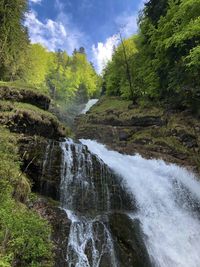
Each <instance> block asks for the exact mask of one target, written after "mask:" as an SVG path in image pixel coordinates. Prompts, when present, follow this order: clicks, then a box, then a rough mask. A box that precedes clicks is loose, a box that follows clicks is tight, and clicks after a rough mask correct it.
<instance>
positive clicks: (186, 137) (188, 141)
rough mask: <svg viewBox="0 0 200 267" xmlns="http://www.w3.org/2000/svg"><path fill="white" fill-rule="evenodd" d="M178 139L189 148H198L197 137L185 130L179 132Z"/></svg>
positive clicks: (177, 133)
mask: <svg viewBox="0 0 200 267" xmlns="http://www.w3.org/2000/svg"><path fill="white" fill-rule="evenodd" d="M176 137H177V139H178V140H179V141H180V142H182V143H183V144H184V145H185V146H186V147H188V148H194V147H198V144H197V140H196V137H195V136H194V135H192V134H189V133H187V132H186V131H184V130H180V131H177V132H176Z"/></svg>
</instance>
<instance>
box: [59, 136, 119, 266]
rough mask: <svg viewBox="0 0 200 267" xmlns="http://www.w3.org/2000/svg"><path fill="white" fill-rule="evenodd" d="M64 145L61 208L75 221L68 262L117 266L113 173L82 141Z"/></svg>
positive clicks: (72, 263)
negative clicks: (110, 214) (110, 215)
mask: <svg viewBox="0 0 200 267" xmlns="http://www.w3.org/2000/svg"><path fill="white" fill-rule="evenodd" d="M61 148H62V154H63V158H62V165H61V185H60V198H61V207H62V209H64V210H65V211H66V214H67V216H68V218H69V219H70V220H71V226H70V233H69V238H68V244H67V248H66V249H67V253H66V255H67V256H66V262H67V264H68V266H76V267H98V266H113V267H115V266H116V267H117V266H118V263H117V259H116V255H115V251H114V247H113V240H112V237H111V234H110V231H109V227H108V216H107V213H108V212H109V211H110V209H111V207H112V200H111V195H112V192H111V190H110V188H111V184H110V183H111V182H112V183H113V181H112V180H113V176H112V173H111V172H110V170H109V168H107V167H106V166H105V164H104V163H103V162H102V161H101V160H99V159H98V158H97V157H95V156H94V155H92V154H90V153H89V151H88V150H87V148H86V147H85V146H83V145H82V144H75V143H74V142H73V141H72V140H66V141H65V142H63V143H61ZM118 208H119V209H120V206H118ZM103 262H107V263H106V264H107V265H105V264H103Z"/></svg>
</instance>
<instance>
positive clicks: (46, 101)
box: [0, 86, 51, 110]
mask: <svg viewBox="0 0 200 267" xmlns="http://www.w3.org/2000/svg"><path fill="white" fill-rule="evenodd" d="M0 99H1V100H10V101H12V102H22V103H29V104H32V105H34V106H36V107H39V108H41V109H44V110H48V109H49V105H50V102H51V100H50V98H49V97H48V96H46V95H44V94H40V93H38V92H36V91H34V90H31V89H17V88H14V87H8V86H0Z"/></svg>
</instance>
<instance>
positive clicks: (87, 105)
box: [81, 99, 99, 114]
mask: <svg viewBox="0 0 200 267" xmlns="http://www.w3.org/2000/svg"><path fill="white" fill-rule="evenodd" d="M98 101H99V99H90V100H89V101H88V102H87V104H86V105H85V108H84V109H83V110H82V111H81V114H86V113H87V112H88V111H89V110H90V109H91V107H93V106H94V105H95V104H96V103H97V102H98Z"/></svg>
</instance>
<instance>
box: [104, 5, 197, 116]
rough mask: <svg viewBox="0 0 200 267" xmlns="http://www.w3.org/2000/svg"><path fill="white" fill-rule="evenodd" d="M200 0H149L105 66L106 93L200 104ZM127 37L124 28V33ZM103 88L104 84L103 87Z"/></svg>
mask: <svg viewBox="0 0 200 267" xmlns="http://www.w3.org/2000/svg"><path fill="white" fill-rule="evenodd" d="M199 14H200V1H199V0H162V1H157V0H151V1H149V2H147V3H146V4H145V8H144V10H143V11H142V12H141V14H140V16H139V21H138V24H139V31H138V34H137V35H135V36H133V37H131V38H129V39H128V40H123V38H121V45H120V46H119V47H117V48H116V49H115V52H114V54H113V58H112V61H110V62H109V64H108V65H107V67H106V69H105V71H104V88H106V93H107V95H115V96H122V97H124V98H128V99H132V100H133V102H134V103H137V102H138V101H141V102H144V101H149V100H150V101H151V100H153V101H162V102H163V101H164V102H167V103H170V104H172V105H175V106H176V107H179V108H185V107H190V108H192V109H193V110H194V111H197V109H198V108H199V107H200V79H199V77H200V16H199ZM121 35H122V36H123V31H122V32H121ZM104 90H105V89H104Z"/></svg>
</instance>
